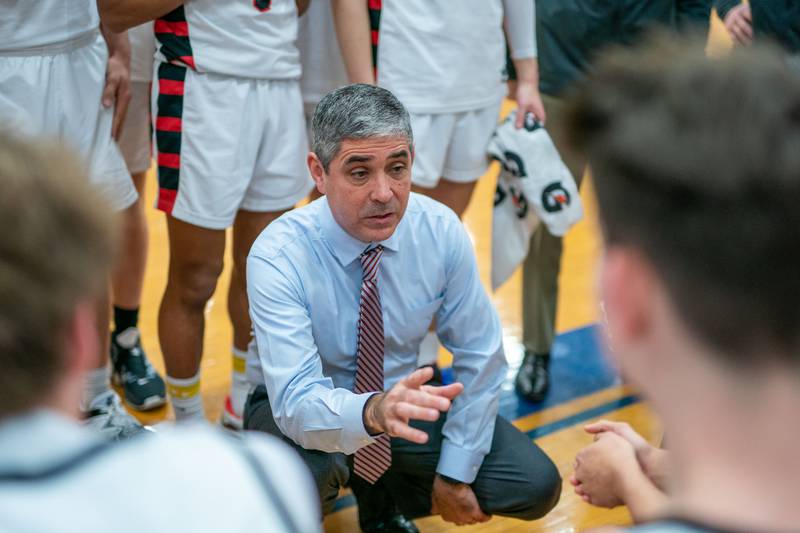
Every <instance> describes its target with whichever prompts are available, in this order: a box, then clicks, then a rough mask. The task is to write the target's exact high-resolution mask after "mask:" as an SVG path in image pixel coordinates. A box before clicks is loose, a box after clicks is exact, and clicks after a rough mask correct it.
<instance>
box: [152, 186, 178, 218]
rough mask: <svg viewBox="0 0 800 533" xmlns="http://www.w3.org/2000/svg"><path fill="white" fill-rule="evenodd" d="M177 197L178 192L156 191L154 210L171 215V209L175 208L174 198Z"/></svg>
mask: <svg viewBox="0 0 800 533" xmlns="http://www.w3.org/2000/svg"><path fill="white" fill-rule="evenodd" d="M177 196H178V191H177V190H175V189H158V203H157V204H156V208H157V209H159V210H161V211H166V212H167V213H172V208H173V207H175V198H176V197H177Z"/></svg>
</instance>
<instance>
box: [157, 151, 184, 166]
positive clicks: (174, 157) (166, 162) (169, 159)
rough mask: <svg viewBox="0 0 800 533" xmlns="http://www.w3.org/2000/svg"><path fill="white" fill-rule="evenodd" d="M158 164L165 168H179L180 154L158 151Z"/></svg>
mask: <svg viewBox="0 0 800 533" xmlns="http://www.w3.org/2000/svg"><path fill="white" fill-rule="evenodd" d="M158 166H160V167H167V168H177V169H180V168H181V154H166V153H164V152H159V153H158Z"/></svg>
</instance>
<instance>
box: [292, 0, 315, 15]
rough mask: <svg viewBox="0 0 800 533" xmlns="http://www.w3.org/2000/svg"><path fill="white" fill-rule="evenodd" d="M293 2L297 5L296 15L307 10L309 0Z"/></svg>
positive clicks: (309, 3)
mask: <svg viewBox="0 0 800 533" xmlns="http://www.w3.org/2000/svg"><path fill="white" fill-rule="evenodd" d="M295 4H296V5H297V16H298V17H299V16H301V15H303V14H304V13H305V12H306V11H308V6H309V5H311V0H295Z"/></svg>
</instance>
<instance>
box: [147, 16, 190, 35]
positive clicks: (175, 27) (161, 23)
mask: <svg viewBox="0 0 800 533" xmlns="http://www.w3.org/2000/svg"><path fill="white" fill-rule="evenodd" d="M155 33H171V34H173V35H177V36H178V37H188V36H189V24H188V23H187V22H186V21H185V20H184V21H181V22H173V21H169V20H164V19H157V20H156V23H155Z"/></svg>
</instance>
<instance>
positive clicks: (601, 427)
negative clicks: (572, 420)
mask: <svg viewBox="0 0 800 533" xmlns="http://www.w3.org/2000/svg"><path fill="white" fill-rule="evenodd" d="M613 424H614V422H611V421H609V420H598V421H597V422H592V423H591V424H586V425H585V426H583V430H584V431H585V432H586V433H592V434H594V433H600V432H603V431H611V426H612V425H613Z"/></svg>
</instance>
